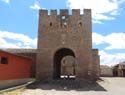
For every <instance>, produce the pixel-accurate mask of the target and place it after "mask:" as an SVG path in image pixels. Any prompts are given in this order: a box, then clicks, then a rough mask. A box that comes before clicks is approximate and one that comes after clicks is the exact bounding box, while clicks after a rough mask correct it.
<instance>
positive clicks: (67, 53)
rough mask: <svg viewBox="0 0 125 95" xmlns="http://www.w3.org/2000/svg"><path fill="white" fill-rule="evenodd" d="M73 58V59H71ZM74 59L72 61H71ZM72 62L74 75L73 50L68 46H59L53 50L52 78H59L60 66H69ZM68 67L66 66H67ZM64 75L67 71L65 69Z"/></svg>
mask: <svg viewBox="0 0 125 95" xmlns="http://www.w3.org/2000/svg"><path fill="white" fill-rule="evenodd" d="M73 58H74V59H73ZM73 60H74V62H73ZM71 64H72V72H70V73H72V74H74V75H75V54H74V52H73V51H72V50H71V49H69V48H61V49H59V50H57V51H56V52H55V55H54V64H53V78H54V79H60V78H61V74H62V71H63V70H61V69H62V66H65V67H66V66H69V67H71ZM67 69H68V68H67ZM66 71H67V72H65V74H66V75H68V74H69V73H68V71H71V70H66Z"/></svg>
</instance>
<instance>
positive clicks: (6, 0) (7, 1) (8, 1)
mask: <svg viewBox="0 0 125 95" xmlns="http://www.w3.org/2000/svg"><path fill="white" fill-rule="evenodd" d="M1 1H3V2H5V3H7V4H9V3H10V0H1Z"/></svg>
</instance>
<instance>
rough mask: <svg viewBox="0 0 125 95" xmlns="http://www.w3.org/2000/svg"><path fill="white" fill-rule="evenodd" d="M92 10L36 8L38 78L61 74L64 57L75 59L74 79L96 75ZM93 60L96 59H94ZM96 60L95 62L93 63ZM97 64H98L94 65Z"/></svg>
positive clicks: (54, 76) (57, 76) (97, 63)
mask: <svg viewBox="0 0 125 95" xmlns="http://www.w3.org/2000/svg"><path fill="white" fill-rule="evenodd" d="M91 21H92V20H91V10H90V9H84V14H83V15H80V10H78V9H73V10H72V15H69V13H68V10H66V9H62V10H60V14H57V11H56V10H51V12H50V15H48V11H47V10H40V11H39V30H38V49H37V60H36V62H37V64H36V77H37V79H58V78H60V75H61V60H62V59H63V58H64V57H66V56H73V57H74V59H75V67H74V70H75V72H74V75H75V76H76V79H91V80H94V79H96V78H97V77H98V74H97V72H98V70H97V68H98V66H99V56H98V52H97V51H98V50H96V51H95V50H92V22H91ZM95 60H96V61H95ZM94 61H95V62H94ZM97 65H98V66H97Z"/></svg>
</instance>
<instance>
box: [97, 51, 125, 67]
mask: <svg viewBox="0 0 125 95" xmlns="http://www.w3.org/2000/svg"><path fill="white" fill-rule="evenodd" d="M99 54H100V61H101V64H105V65H109V66H113V65H115V64H118V63H119V62H123V61H125V53H116V54H109V53H106V52H105V51H99Z"/></svg>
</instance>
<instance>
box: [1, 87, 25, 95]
mask: <svg viewBox="0 0 125 95" xmlns="http://www.w3.org/2000/svg"><path fill="white" fill-rule="evenodd" d="M24 91H25V88H19V89H15V90H11V91H5V92H1V93H0V94H4V95H21V93H22V92H24Z"/></svg>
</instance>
